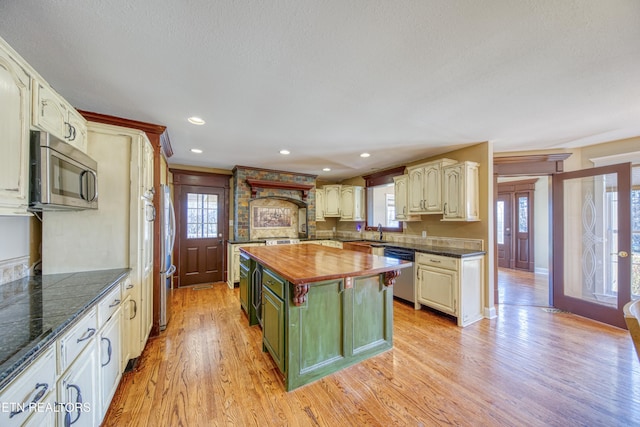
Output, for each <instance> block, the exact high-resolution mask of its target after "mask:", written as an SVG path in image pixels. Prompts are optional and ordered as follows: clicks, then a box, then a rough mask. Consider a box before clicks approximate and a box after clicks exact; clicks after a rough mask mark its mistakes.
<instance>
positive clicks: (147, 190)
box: [140, 134, 155, 199]
mask: <svg viewBox="0 0 640 427" xmlns="http://www.w3.org/2000/svg"><path fill="white" fill-rule="evenodd" d="M140 138H141V139H142V142H141V144H142V179H141V181H140V183H141V185H142V194H143V195H144V197H146V198H148V199H153V195H154V194H155V190H154V188H153V160H154V155H153V146H152V145H151V142H149V139H148V138H147V136H146V135H144V134H143V135H141V137H140Z"/></svg>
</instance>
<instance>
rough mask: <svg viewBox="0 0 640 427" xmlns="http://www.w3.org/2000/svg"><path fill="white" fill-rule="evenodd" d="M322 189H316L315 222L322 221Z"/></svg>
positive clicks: (323, 205) (323, 204) (323, 206)
mask: <svg viewBox="0 0 640 427" xmlns="http://www.w3.org/2000/svg"><path fill="white" fill-rule="evenodd" d="M324 209H325V203H324V189H323V188H316V221H324Z"/></svg>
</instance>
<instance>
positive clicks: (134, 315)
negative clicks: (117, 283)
mask: <svg viewBox="0 0 640 427" xmlns="http://www.w3.org/2000/svg"><path fill="white" fill-rule="evenodd" d="M131 302H132V303H133V316H131V317H129V320H133V319H135V318H136V315H137V314H138V303H137V302H136V300H134V299H132V300H131Z"/></svg>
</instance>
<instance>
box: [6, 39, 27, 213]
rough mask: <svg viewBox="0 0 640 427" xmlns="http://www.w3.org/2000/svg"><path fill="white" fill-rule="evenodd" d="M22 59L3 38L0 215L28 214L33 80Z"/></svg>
mask: <svg viewBox="0 0 640 427" xmlns="http://www.w3.org/2000/svg"><path fill="white" fill-rule="evenodd" d="M16 58H19V57H18V56H17V54H15V53H14V52H13V51H12V49H11V48H10V47H9V46H8V45H6V44H5V43H4V41H3V40H2V39H1V38H0V130H1V131H2V135H1V137H0V152H2V156H0V215H27V214H28V213H27V206H28V202H29V201H28V193H29V108H30V105H31V100H30V96H31V95H30V94H31V92H30V90H29V84H30V83H29V81H30V77H29V75H28V74H27V72H26V71H25V68H24V67H23V66H22V65H21V64H20V63H19V62H18V59H16Z"/></svg>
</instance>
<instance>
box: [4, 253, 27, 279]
mask: <svg viewBox="0 0 640 427" xmlns="http://www.w3.org/2000/svg"><path fill="white" fill-rule="evenodd" d="M28 275H29V255H25V256H23V257H18V258H11V259H7V260H3V261H0V285H4V284H5V283H9V282H12V281H14V280H18V279H22V278H23V277H25V276H28Z"/></svg>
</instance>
